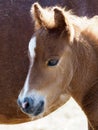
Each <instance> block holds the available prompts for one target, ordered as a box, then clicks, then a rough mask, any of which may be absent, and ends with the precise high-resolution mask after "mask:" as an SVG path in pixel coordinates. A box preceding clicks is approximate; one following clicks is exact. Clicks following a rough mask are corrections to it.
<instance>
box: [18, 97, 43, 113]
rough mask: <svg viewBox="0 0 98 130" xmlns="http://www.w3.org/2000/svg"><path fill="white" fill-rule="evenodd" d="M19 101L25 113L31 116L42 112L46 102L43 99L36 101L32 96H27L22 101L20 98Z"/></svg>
mask: <svg viewBox="0 0 98 130" xmlns="http://www.w3.org/2000/svg"><path fill="white" fill-rule="evenodd" d="M17 103H18V105H19V107H20V108H21V110H22V111H23V112H24V113H26V114H28V115H31V116H37V115H39V114H41V113H42V112H43V110H44V104H45V102H44V100H43V99H39V100H38V101H36V99H34V98H31V97H25V98H24V99H23V101H20V99H18V100H17Z"/></svg>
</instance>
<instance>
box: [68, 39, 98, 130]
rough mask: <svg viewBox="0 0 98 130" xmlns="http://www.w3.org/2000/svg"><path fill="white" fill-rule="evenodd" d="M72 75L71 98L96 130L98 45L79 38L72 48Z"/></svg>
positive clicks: (97, 115) (97, 118) (97, 129)
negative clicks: (73, 69)
mask: <svg viewBox="0 0 98 130" xmlns="http://www.w3.org/2000/svg"><path fill="white" fill-rule="evenodd" d="M72 51H73V54H75V55H73V59H74V68H75V71H74V75H73V79H72V81H71V83H70V86H69V92H70V94H71V95H72V97H73V98H74V99H75V100H76V101H77V103H78V104H79V105H80V106H81V108H82V109H83V111H84V112H85V114H86V115H87V117H88V119H89V122H90V124H91V126H92V128H94V130H98V44H96V43H94V41H92V40H91V41H88V40H87V39H85V38H83V39H81V38H80V41H77V40H75V42H74V44H73V46H72Z"/></svg>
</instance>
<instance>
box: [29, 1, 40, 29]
mask: <svg viewBox="0 0 98 130" xmlns="http://www.w3.org/2000/svg"><path fill="white" fill-rule="evenodd" d="M31 15H33V19H34V20H35V26H36V27H37V28H39V27H40V26H42V8H41V6H40V5H39V4H38V3H34V4H33V6H32V8H31Z"/></svg>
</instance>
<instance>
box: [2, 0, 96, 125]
mask: <svg viewBox="0 0 98 130" xmlns="http://www.w3.org/2000/svg"><path fill="white" fill-rule="evenodd" d="M34 2H36V0H0V123H3V124H5V123H7V124H13V123H21V122H26V121H29V120H32V118H30V117H28V116H27V115H25V114H24V113H22V112H21V111H20V109H19V108H18V106H17V103H16V100H17V95H18V93H19V91H20V90H21V89H22V86H23V84H24V81H25V77H26V74H27V71H28V66H29V61H28V54H27V47H28V42H29V39H30V38H31V36H32V34H33V33H34V28H33V25H34V23H32V22H31V16H30V8H31V5H32V4H33V3H34ZM39 2H40V4H42V5H43V6H44V7H45V6H54V5H61V6H62V7H64V6H66V8H67V9H72V10H73V11H74V12H75V14H77V15H79V16H89V17H92V16H94V15H97V14H98V4H97V3H98V2H97V0H49V1H47V0H44V2H43V0H39ZM62 98H63V97H62ZM64 101H65V100H64Z"/></svg>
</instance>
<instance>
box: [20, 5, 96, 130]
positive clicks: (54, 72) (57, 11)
mask: <svg viewBox="0 0 98 130" xmlns="http://www.w3.org/2000/svg"><path fill="white" fill-rule="evenodd" d="M31 15H33V18H34V19H35V35H34V36H36V39H37V43H36V44H37V46H36V49H35V53H36V57H35V61H34V65H33V67H32V68H31V73H30V77H29V86H30V88H29V92H28V93H31V95H32V91H33V90H36V91H37V92H38V93H39V95H40V94H41V95H43V96H45V98H46V109H45V110H44V111H45V113H46V111H48V112H50V111H51V110H50V109H49V108H51V107H52V106H54V105H56V107H55V109H56V108H57V103H58V101H61V100H60V95H62V94H65V95H66V93H69V94H70V95H71V96H72V97H73V98H74V99H75V100H76V101H77V103H78V104H79V105H80V106H81V108H82V109H83V111H84V112H85V114H86V115H87V118H88V121H89V124H90V126H89V127H90V128H89V129H91V130H98V37H97V34H98V29H97V27H98V16H95V17H93V18H91V19H88V18H87V17H78V16H75V15H73V14H72V13H71V12H70V11H68V12H67V11H65V10H64V9H62V8H60V7H53V8H46V9H43V8H42V7H41V6H40V5H39V4H38V3H35V4H34V5H33V7H32V9H31ZM51 58H58V59H59V63H58V65H57V66H55V67H48V66H47V64H45V63H47V62H48V60H49V59H51ZM22 92H23V91H21V94H22ZM52 92H53V93H54V95H52ZM28 93H27V95H28ZM35 98H36V97H35ZM54 102H55V103H54Z"/></svg>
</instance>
